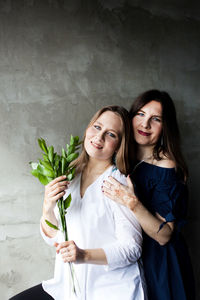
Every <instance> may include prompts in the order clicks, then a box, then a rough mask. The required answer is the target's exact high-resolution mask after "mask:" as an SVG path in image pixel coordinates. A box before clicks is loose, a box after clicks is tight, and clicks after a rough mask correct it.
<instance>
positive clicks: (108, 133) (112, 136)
mask: <svg viewBox="0 0 200 300" xmlns="http://www.w3.org/2000/svg"><path fill="white" fill-rule="evenodd" d="M107 135H109V136H110V137H111V138H113V139H115V138H116V135H115V134H114V133H112V132H107Z"/></svg>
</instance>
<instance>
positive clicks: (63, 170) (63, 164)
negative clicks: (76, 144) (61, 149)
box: [61, 157, 67, 174]
mask: <svg viewBox="0 0 200 300" xmlns="http://www.w3.org/2000/svg"><path fill="white" fill-rule="evenodd" d="M61 163H62V166H61V168H62V170H61V172H62V174H65V167H66V165H67V160H66V158H65V157H62V162H61Z"/></svg>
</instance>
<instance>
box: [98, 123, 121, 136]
mask: <svg viewBox="0 0 200 300" xmlns="http://www.w3.org/2000/svg"><path fill="white" fill-rule="evenodd" d="M95 123H97V124H99V125H101V126H102V125H103V124H102V123H101V122H99V121H95V122H94V124H95ZM109 130H111V131H114V132H115V133H116V134H119V135H120V136H121V132H120V131H115V130H114V129H109Z"/></svg>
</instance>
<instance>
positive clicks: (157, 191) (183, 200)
mask: <svg viewBox="0 0 200 300" xmlns="http://www.w3.org/2000/svg"><path fill="white" fill-rule="evenodd" d="M132 180H133V182H134V185H135V192H136V194H137V196H138V198H139V199H140V201H141V202H142V203H143V204H144V206H145V207H146V208H147V209H148V210H149V211H150V212H151V213H152V214H155V213H156V212H158V213H159V214H160V215H161V216H162V217H164V218H165V219H166V221H167V222H171V221H174V222H175V230H174V233H173V235H172V237H171V239H170V241H169V242H168V243H167V244H166V245H164V246H161V245H160V244H159V243H158V242H156V241H155V240H153V239H152V238H150V237H149V236H147V235H146V234H145V233H144V235H143V237H144V241H143V264H144V272H145V278H146V282H147V288H148V294H149V300H188V299H191V300H194V299H195V285H194V277H193V272H192V267H191V262H190V258H189V254H188V251H187V246H186V244H185V242H184V239H183V237H182V235H181V232H180V228H181V226H182V225H183V224H184V222H185V219H186V211H187V198H188V197H187V189H186V186H185V184H184V183H183V182H182V181H181V180H180V179H178V177H177V174H176V171H175V169H174V168H170V169H169V168H162V167H158V166H154V165H151V164H148V163H146V162H142V163H141V164H138V165H137V167H136V168H135V170H134V172H133V175H132ZM163 226H165V223H163V224H162V225H161V226H160V228H158V231H159V230H162V227H163Z"/></svg>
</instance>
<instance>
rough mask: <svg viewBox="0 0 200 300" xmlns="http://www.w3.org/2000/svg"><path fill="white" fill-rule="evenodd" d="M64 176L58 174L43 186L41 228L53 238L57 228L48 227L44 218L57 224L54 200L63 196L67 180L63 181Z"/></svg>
mask: <svg viewBox="0 0 200 300" xmlns="http://www.w3.org/2000/svg"><path fill="white" fill-rule="evenodd" d="M65 178H66V176H60V177H57V178H55V179H54V180H52V181H51V182H50V183H49V184H47V185H46V186H45V194H44V202H43V214H42V218H41V229H42V231H43V233H44V234H45V235H46V236H47V237H49V238H54V237H55V236H56V234H57V230H55V229H53V228H51V227H49V226H48V225H47V224H46V222H45V220H48V221H49V222H51V223H52V224H54V225H56V226H58V221H57V218H56V216H55V213H54V209H55V206H56V202H57V201H58V199H60V198H61V197H63V196H64V194H65V192H64V191H65V189H66V188H67V184H68V182H67V181H64V179H65Z"/></svg>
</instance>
